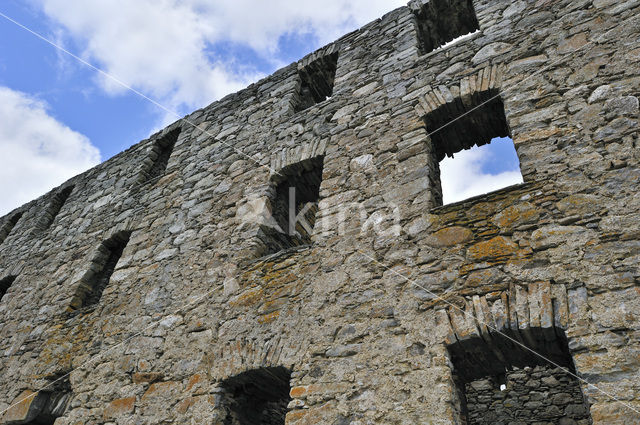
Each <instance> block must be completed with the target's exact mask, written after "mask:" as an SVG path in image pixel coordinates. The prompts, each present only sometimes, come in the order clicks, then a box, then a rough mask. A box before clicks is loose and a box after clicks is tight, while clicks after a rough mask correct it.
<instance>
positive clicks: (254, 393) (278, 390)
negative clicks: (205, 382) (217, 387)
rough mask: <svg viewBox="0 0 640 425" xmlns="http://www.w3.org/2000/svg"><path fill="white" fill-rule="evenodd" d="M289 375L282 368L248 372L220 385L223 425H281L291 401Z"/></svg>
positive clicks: (287, 371)
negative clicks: (224, 416) (221, 390)
mask: <svg viewBox="0 0 640 425" xmlns="http://www.w3.org/2000/svg"><path fill="white" fill-rule="evenodd" d="M290 380H291V372H290V371H289V370H288V369H286V368H284V367H263V368H260V369H254V370H249V371H247V372H243V373H241V374H239V375H236V376H233V377H231V378H228V379H227V380H225V381H224V382H222V384H221V387H222V388H223V389H224V390H225V394H224V402H223V405H224V408H225V410H226V412H225V413H226V415H227V416H226V418H225V420H224V422H223V423H224V424H229V425H256V424H264V425H284V423H285V417H286V415H287V408H288V405H289V402H290V401H291V396H290V395H289V392H290V391H291V384H290Z"/></svg>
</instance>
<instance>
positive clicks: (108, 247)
mask: <svg viewBox="0 0 640 425" xmlns="http://www.w3.org/2000/svg"><path fill="white" fill-rule="evenodd" d="M130 237H131V232H125V231H123V232H118V233H116V234H115V235H113V236H112V237H110V238H109V239H107V240H106V241H104V242H102V244H100V247H99V248H98V253H97V254H96V256H95V257H94V259H93V260H92V262H91V266H90V270H89V271H88V272H87V274H85V276H84V277H83V278H82V280H81V283H80V286H79V287H78V289H77V290H76V295H75V297H74V298H73V300H72V302H71V307H70V308H71V310H77V309H79V308H82V307H88V306H91V305H95V304H97V303H98V302H99V301H100V298H101V297H102V293H103V292H104V290H105V288H106V287H107V285H108V284H109V280H110V279H111V275H112V274H113V272H114V271H115V268H116V265H117V264H118V260H120V257H121V256H122V253H123V251H124V248H125V247H126V246H127V243H129V238H130Z"/></svg>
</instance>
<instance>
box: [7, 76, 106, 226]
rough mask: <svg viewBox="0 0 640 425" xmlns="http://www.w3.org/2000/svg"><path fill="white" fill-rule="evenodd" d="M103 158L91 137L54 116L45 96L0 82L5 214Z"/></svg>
mask: <svg viewBox="0 0 640 425" xmlns="http://www.w3.org/2000/svg"><path fill="white" fill-rule="evenodd" d="M99 162H100V152H99V151H98V149H97V148H96V147H94V146H93V145H92V144H91V143H90V142H89V139H87V137H85V136H83V135H82V134H80V133H77V132H75V131H73V130H71V129H70V128H68V127H67V126H65V125H64V124H62V123H60V122H59V121H57V120H56V119H55V118H53V117H52V116H50V115H49V113H48V111H47V105H46V104H45V103H44V102H42V101H39V100H37V99H34V98H33V97H30V96H28V95H26V94H24V93H21V92H17V91H14V90H11V89H9V88H6V87H0V182H2V184H0V215H4V214H6V213H8V212H9V211H10V210H12V209H13V208H15V207H16V206H18V205H21V204H24V203H25V202H28V201H30V200H32V199H34V198H36V197H38V196H40V195H42V194H44V193H46V192H47V191H48V190H50V189H52V188H54V187H56V186H58V185H59V184H61V183H63V182H65V181H66V180H68V179H69V178H70V177H72V176H74V175H76V174H78V173H80V172H82V171H85V170H87V169H88V168H91V167H92V166H94V165H96V164H98V163H99ZM18 176H19V177H18Z"/></svg>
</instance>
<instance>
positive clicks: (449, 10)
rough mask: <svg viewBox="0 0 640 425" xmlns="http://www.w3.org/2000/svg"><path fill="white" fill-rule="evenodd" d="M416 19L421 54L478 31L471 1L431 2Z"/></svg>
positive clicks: (419, 12)
mask: <svg viewBox="0 0 640 425" xmlns="http://www.w3.org/2000/svg"><path fill="white" fill-rule="evenodd" d="M416 19H417V25H418V41H419V43H420V49H421V51H422V53H423V54H424V53H429V52H431V51H433V50H435V49H437V48H438V47H440V46H442V45H444V44H446V43H448V42H449V41H451V40H453V39H455V38H458V37H460V36H463V35H466V34H470V33H472V32H474V31H476V30H479V29H480V25H479V24H478V19H477V18H476V13H475V10H474V9H473V3H472V1H471V0H431V1H429V2H428V3H425V4H424V5H423V6H422V7H421V8H420V10H419V11H417V12H416Z"/></svg>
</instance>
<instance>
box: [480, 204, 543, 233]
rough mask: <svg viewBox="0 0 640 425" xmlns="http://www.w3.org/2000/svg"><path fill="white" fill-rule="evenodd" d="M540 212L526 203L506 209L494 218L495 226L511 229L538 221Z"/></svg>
mask: <svg viewBox="0 0 640 425" xmlns="http://www.w3.org/2000/svg"><path fill="white" fill-rule="evenodd" d="M539 217H540V212H539V211H538V210H537V209H536V208H535V207H534V206H533V205H531V204H530V203H528V202H524V203H520V204H516V205H512V206H510V207H507V208H505V209H504V210H502V212H500V213H499V214H497V215H496V216H495V217H494V218H493V220H492V221H493V224H495V225H496V226H498V227H499V228H501V229H511V228H513V227H515V226H519V225H521V224H525V223H531V222H534V221H536V220H537V219H538V218H539Z"/></svg>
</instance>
